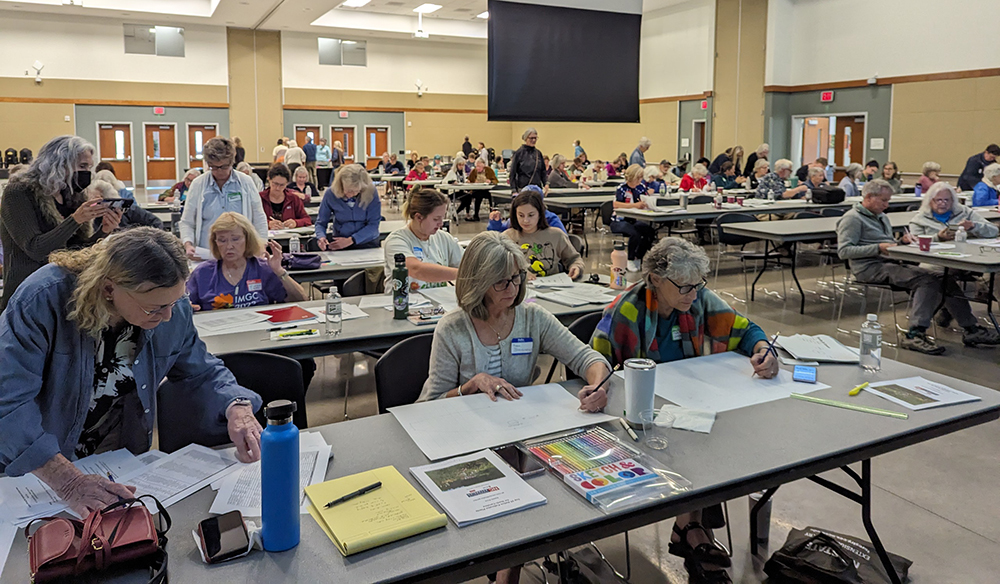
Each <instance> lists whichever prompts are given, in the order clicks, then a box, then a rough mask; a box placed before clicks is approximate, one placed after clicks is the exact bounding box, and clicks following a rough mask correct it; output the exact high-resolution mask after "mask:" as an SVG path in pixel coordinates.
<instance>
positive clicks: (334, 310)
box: [325, 286, 344, 335]
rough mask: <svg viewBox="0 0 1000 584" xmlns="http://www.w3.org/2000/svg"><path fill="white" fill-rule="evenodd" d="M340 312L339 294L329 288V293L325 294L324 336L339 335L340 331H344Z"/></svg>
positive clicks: (341, 309) (341, 307)
mask: <svg viewBox="0 0 1000 584" xmlns="http://www.w3.org/2000/svg"><path fill="white" fill-rule="evenodd" d="M342 311H343V306H342V302H341V299H340V294H338V293H337V289H336V288H334V287H332V286H331V287H330V291H329V292H327V294H326V311H325V312H326V334H328V335H339V334H340V331H342V330H343V329H344V322H343V318H342V314H343V312H342Z"/></svg>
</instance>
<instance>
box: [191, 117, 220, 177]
mask: <svg viewBox="0 0 1000 584" xmlns="http://www.w3.org/2000/svg"><path fill="white" fill-rule="evenodd" d="M217 134H218V126H216V125H215V124H191V125H189V126H188V167H192V168H193V167H195V166H202V165H203V164H204V163H203V162H202V161H203V160H204V159H205V156H204V154H203V153H202V150H203V148H204V147H205V143H206V142H208V141H209V140H211V139H212V138H215V136H216V135H217Z"/></svg>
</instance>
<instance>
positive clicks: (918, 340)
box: [899, 333, 944, 355]
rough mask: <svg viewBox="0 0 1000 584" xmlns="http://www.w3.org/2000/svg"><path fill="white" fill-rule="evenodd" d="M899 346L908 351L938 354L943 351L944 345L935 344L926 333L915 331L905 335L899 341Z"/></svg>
mask: <svg viewBox="0 0 1000 584" xmlns="http://www.w3.org/2000/svg"><path fill="white" fill-rule="evenodd" d="M899 346H901V347H903V348H904V349H908V350H910V351H916V352H918V353H924V354H927V355H940V354H941V353H944V347H942V346H940V345H938V344H936V343H935V342H934V341H932V340H931V339H929V338H927V335H923V334H920V333H917V334H915V335H913V336H912V337H911V336H909V335H907V336H905V337H903V338H902V339H901V340H900V341H899Z"/></svg>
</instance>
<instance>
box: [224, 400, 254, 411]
mask: <svg viewBox="0 0 1000 584" xmlns="http://www.w3.org/2000/svg"><path fill="white" fill-rule="evenodd" d="M233 406H247V407H250V408H252V407H253V402H252V401H250V400H248V399H247V398H245V397H237V398H234V399H233V401H231V402H229V405H228V406H226V412H227V413H228V412H229V408H231V407H233Z"/></svg>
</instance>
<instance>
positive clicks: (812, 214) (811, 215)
mask: <svg viewBox="0 0 1000 584" xmlns="http://www.w3.org/2000/svg"><path fill="white" fill-rule="evenodd" d="M822 216H823V214H822V213H819V212H817V211H799V212H798V213H796V214H795V218H796V219H819V218H821V217H822Z"/></svg>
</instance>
